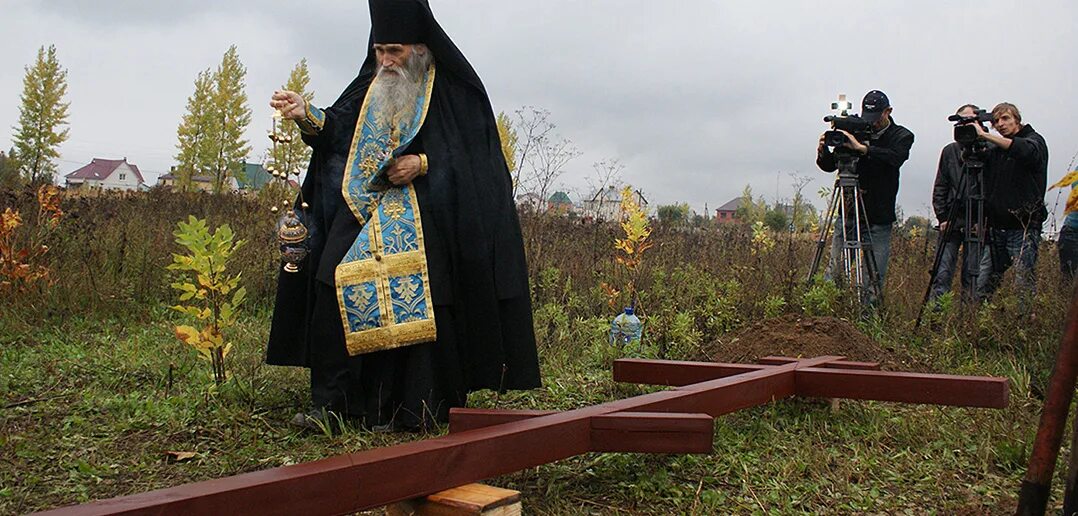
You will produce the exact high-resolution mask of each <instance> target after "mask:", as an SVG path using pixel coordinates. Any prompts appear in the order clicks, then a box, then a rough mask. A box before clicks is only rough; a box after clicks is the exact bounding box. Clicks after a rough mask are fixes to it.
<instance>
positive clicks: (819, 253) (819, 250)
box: [808, 182, 838, 282]
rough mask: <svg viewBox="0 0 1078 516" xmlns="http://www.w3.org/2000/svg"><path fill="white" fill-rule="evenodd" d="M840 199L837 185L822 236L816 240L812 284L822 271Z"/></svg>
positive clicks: (811, 271)
mask: <svg viewBox="0 0 1078 516" xmlns="http://www.w3.org/2000/svg"><path fill="white" fill-rule="evenodd" d="M837 199H838V183H837V182H836V183H835V189H834V190H833V191H832V193H831V202H830V204H829V205H828V209H827V215H826V216H825V217H824V219H823V225H822V226H821V227H820V236H819V238H818V239H817V240H816V254H815V255H814V256H813V257H812V266H811V267H809V275H808V281H809V282H811V281H812V279H813V278H815V277H816V273H817V272H819V270H820V262H821V261H822V260H823V251H824V248H825V246H827V245H828V242H827V237H828V235H829V234H830V233H831V225H832V224H833V223H834V221H835V209H836V200H837Z"/></svg>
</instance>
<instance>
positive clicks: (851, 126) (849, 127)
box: [823, 115, 872, 147]
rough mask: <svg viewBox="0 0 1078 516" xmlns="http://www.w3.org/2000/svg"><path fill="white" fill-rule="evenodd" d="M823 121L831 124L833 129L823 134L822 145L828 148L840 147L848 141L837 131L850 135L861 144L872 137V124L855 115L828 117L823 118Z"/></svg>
mask: <svg viewBox="0 0 1078 516" xmlns="http://www.w3.org/2000/svg"><path fill="white" fill-rule="evenodd" d="M823 121H824V122H831V126H832V127H833V129H832V130H830V131H827V132H826V133H824V137H823V138H824V145H827V146H828V147H840V146H842V144H844V143H846V142H847V141H848V140H847V138H846V135H845V134H842V133H841V132H839V129H841V130H843V131H846V132H848V133H850V134H852V135H853V137H854V138H857V141H859V142H862V143H864V142H866V141H868V139H869V137H870V136H872V124H870V123H868V121H866V120H865V119H863V118H861V117H859V116H857V115H846V116H836V115H829V116H825V117H823Z"/></svg>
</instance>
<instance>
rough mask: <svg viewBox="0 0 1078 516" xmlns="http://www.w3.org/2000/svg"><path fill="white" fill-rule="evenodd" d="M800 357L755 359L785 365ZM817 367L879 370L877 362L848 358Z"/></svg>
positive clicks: (765, 362)
mask: <svg viewBox="0 0 1078 516" xmlns="http://www.w3.org/2000/svg"><path fill="white" fill-rule="evenodd" d="M800 360H801V359H800V358H790V357H764V358H761V359H760V360H757V362H759V363H760V364H763V365H786V364H792V363H794V362H798V361H800ZM818 367H826V368H830V369H853V370H856V371H879V370H880V363H879V362H853V361H850V360H836V361H834V362H828V363H826V364H823V365H820V366H818Z"/></svg>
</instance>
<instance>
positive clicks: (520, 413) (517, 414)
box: [449, 408, 557, 434]
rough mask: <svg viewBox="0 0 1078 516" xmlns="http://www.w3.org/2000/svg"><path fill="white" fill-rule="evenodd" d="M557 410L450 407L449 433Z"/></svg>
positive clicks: (543, 414)
mask: <svg viewBox="0 0 1078 516" xmlns="http://www.w3.org/2000/svg"><path fill="white" fill-rule="evenodd" d="M555 413H557V411H555V410H499V409H469V408H451V409H449V433H451V434H455V433H458V432H466V431H468V430H475V429H476V428H485V427H488V426H494V425H501V424H505V423H512V422H514V421H522V420H525V419H531V418H535V417H542V416H549V415H551V414H555Z"/></svg>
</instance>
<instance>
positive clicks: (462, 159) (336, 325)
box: [266, 0, 540, 430]
mask: <svg viewBox="0 0 1078 516" xmlns="http://www.w3.org/2000/svg"><path fill="white" fill-rule="evenodd" d="M370 10H371V26H372V28H371V35H370V42H369V45H368V54H367V58H366V60H365V61H364V62H363V65H362V67H361V68H360V71H359V75H358V76H357V77H356V79H355V80H354V81H352V83H351V84H350V85H349V86H348V87H347V88H346V89H345V90H344V93H343V94H342V95H341V97H340V98H339V99H338V100H337V102H335V103H334V104H333V105H332V106H330V107H329V108H326V109H319V108H317V107H315V106H312V105H310V104H309V103H307V102H304V100H303V98H302V97H301V96H300V95H299V94H297V93H295V92H289V91H278V92H276V93H275V94H274V95H273V98H272V100H271V102H270V105H271V106H272V107H274V108H275V109H277V110H279V111H280V112H281V113H282V115H283V116H284V117H285V118H287V119H291V120H294V121H295V122H296V123H297V124H298V125H299V126H300V129H301V131H302V132H303V134H304V136H303V139H304V141H305V142H307V143H308V144H309V145H310V146H311V147H312V148H313V155H312V159H311V164H310V167H309V168H308V171H307V176H306V179H305V180H304V184H303V194H304V198H305V199H306V200H308V201H309V203H310V207H309V209H307V210H304V211H303V213H302V214H301V218H302V219H303V221H304V222H305V224H306V225H307V227H308V231H309V236H308V246H309V248H310V254H309V256H308V257H307V258H306V261H305V263H304V264H303V267H302V268H301V271H300V272H298V273H289V272H281V273H280V279H279V284H278V293H277V303H276V307H275V309H274V314H273V327H272V330H271V332H270V339H269V345H268V348H267V356H266V361H267V363H269V364H273V365H288V366H302V367H308V368H310V372H311V399H312V404H313V410H312V411H311V412H308V413H303V414H298V415H297V416H296V418H295V419H294V420H293V422H294V423H296V424H298V425H303V426H309V427H314V426H319V425H324V424H326V423H332V422H333V421H335V420H340V419H343V418H350V419H355V420H358V421H359V422H360V423H361V424H363V425H365V426H366V427H368V428H373V429H376V430H393V429H424V428H428V427H429V426H430V425H432V424H433V423H440V422H444V421H446V420H447V419H448V412H449V409H450V408H451V407H457V406H463V405H465V403H466V401H467V394H468V392H470V391H473V390H478V389H496V390H499V391H504V390H506V389H531V388H535V387H538V386H539V385H540V381H539V366H538V359H537V355H536V347H535V336H534V333H533V328H532V314H531V305H530V298H529V289H528V279H527V277H528V276H527V268H526V265H525V261H524V248H523V239H522V238H521V232H520V223H519V220H518V218H517V213H516V207H515V205H514V203H513V199H512V196H511V190H512V185H511V180H510V176H509V171H508V168H507V167H506V164H505V159H504V157H503V155H502V151H501V145H500V142H499V139H498V130H497V126H496V125H495V120H494V114H493V110H492V108H491V105H490V100H489V98H488V97H487V93H486V90H485V89H484V87H483V83H482V82H481V81H480V79H479V76H478V75H477V74H476V72H475V70H473V69H472V67H471V65H470V64H469V63H468V61H467V59H466V58H465V57H464V55H463V54H462V53H461V52H460V50H458V49H457V47H456V46H455V45H454V44H453V42H452V41H451V40H450V39H449V37H448V36H447V35H446V33H445V32H444V31H443V30H442V28H441V27H440V26H439V25H438V22H437V21H436V20H435V19H434V15H433V13H432V12H431V10H430V6H429V5H428V3H427V1H426V0H370Z"/></svg>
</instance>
